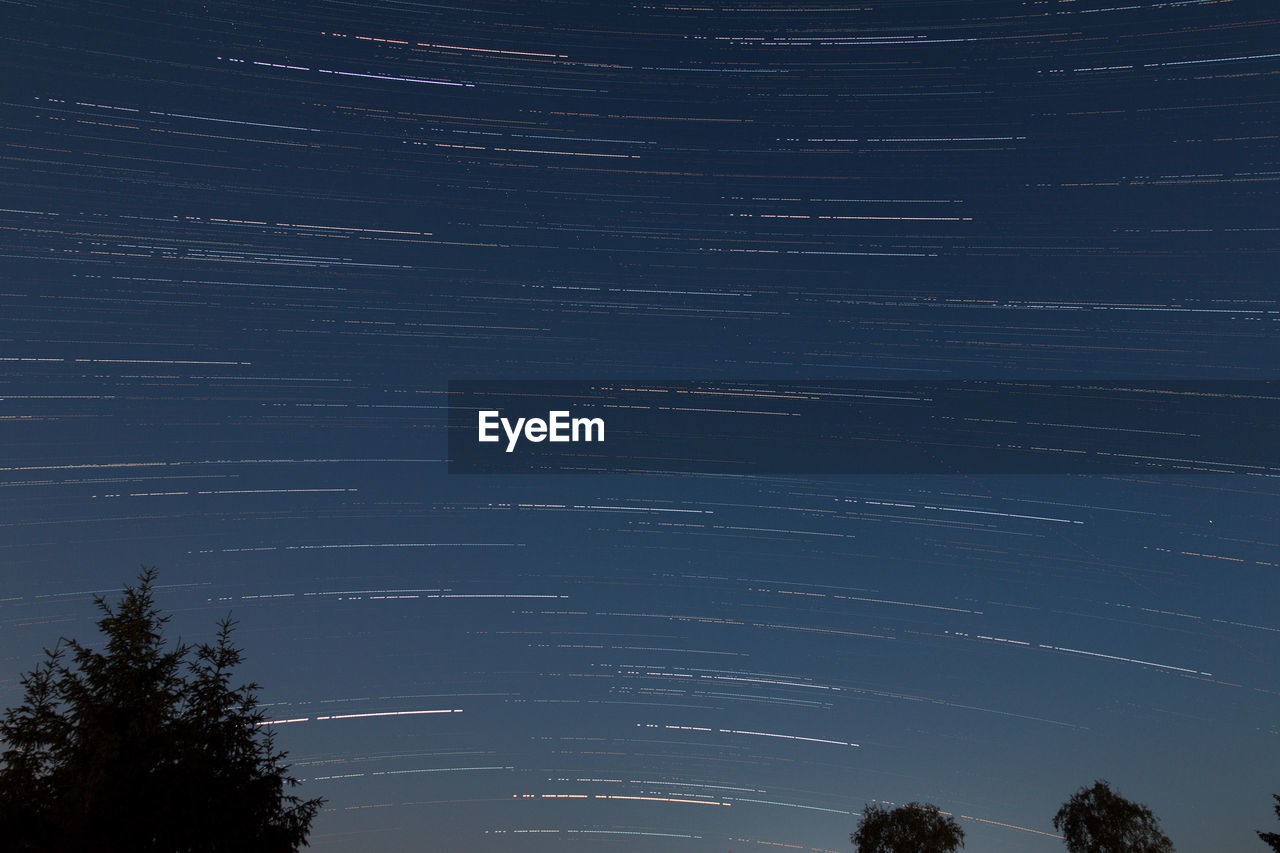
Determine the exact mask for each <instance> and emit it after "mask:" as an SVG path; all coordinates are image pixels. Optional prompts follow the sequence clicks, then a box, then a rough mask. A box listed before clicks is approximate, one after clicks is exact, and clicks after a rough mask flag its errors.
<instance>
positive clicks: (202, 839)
mask: <svg viewBox="0 0 1280 853" xmlns="http://www.w3.org/2000/svg"><path fill="white" fill-rule="evenodd" d="M155 578H156V570H155V569H154V568H151V569H144V570H143V571H142V573H141V574H140V575H139V576H138V584H137V585H136V586H126V587H125V589H124V593H123V596H122V598H121V600H120V602H119V603H118V604H117V605H116V606H115V607H113V606H111V605H110V604H108V603H107V602H106V600H105V599H103V598H102V597H96V598H95V602H96V604H97V607H98V609H99V610H100V611H101V613H102V617H101V618H100V619H99V620H98V623H97V625H98V629H99V631H101V633H102V634H103V636H104V637H105V639H106V644H105V647H104V648H103V650H102V651H96V650H94V649H91V648H89V647H87V646H84V645H81V644H80V643H79V642H77V641H76V640H60V641H59V643H58V645H57V646H56V647H55V648H54V649H53V650H52V651H48V650H46V659H45V661H44V662H43V663H42V664H40V665H39V666H38V667H37V668H36V669H35V670H33V671H32V672H30V673H28V674H27V675H26V676H25V677H24V678H23V679H22V685H23V687H24V689H25V698H24V700H23V703H22V704H21V705H20V706H18V707H16V708H10V709H8V710H7V711H6V712H5V716H4V720H3V722H0V739H2V740H3V742H4V743H3V747H4V752H3V754H2V755H0V838H3V839H4V840H5V843H6V844H7V845H8V849H10V850H15V851H18V850H24V851H63V850H77V849H80V850H97V851H104V853H117V852H118V853H125V851H130V853H133V851H138V853H144V851H156V853H159V851H164V853H222V851H246V853H284V852H285V851H296V850H297V849H299V847H301V846H304V845H305V844H306V843H307V841H306V839H307V834H308V832H309V831H310V827H311V821H312V819H313V818H314V817H315V815H316V813H317V812H318V811H319V809H320V806H321V805H322V803H323V800H321V799H312V800H306V801H303V800H301V799H300V798H298V797H296V796H293V795H291V794H288V793H286V792H287V790H288V789H289V788H291V787H293V786H294V785H296V784H298V782H297V780H296V779H294V778H293V777H291V776H290V775H289V774H288V767H287V766H286V765H285V764H284V763H283V759H284V758H285V753H284V752H282V751H279V750H277V749H276V748H275V746H274V743H273V737H272V733H271V732H270V730H269V728H268V727H265V726H262V725H261V723H262V722H263V721H264V720H265V713H264V712H263V711H262V710H261V708H260V707H259V706H258V703H257V696H256V691H257V690H258V689H259V686H258V685H257V684H244V685H241V686H239V687H232V686H231V670H232V668H234V667H235V666H236V665H238V664H239V663H240V662H241V659H242V655H241V652H240V650H239V649H238V648H236V647H235V646H233V645H232V644H231V633H232V629H233V627H234V624H235V623H234V622H233V621H232V620H231V618H230V617H229V616H228V617H226V618H224V619H222V620H221V621H220V622H219V623H218V634H217V639H216V641H215V642H214V643H212V644H207V643H206V644H198V645H194V646H192V645H185V644H182V643H181V642H179V643H178V644H177V645H176V646H175V647H174V648H166V641H165V638H164V633H163V632H164V627H165V624H166V623H167V622H168V621H169V617H168V616H162V615H161V614H160V612H159V610H158V609H157V608H156V606H155V601H154V596H153V592H152V587H153V583H154V581H155Z"/></svg>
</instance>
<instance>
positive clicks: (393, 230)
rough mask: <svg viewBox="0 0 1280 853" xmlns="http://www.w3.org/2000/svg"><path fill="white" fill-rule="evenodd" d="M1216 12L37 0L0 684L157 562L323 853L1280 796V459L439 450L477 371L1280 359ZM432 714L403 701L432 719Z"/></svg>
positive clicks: (1234, 80) (1249, 824)
mask: <svg viewBox="0 0 1280 853" xmlns="http://www.w3.org/2000/svg"><path fill="white" fill-rule="evenodd" d="M1269 14H1270V13H1269V12H1268V10H1266V9H1261V8H1260V7H1259V6H1257V5H1255V4H1247V3H1242V2H1180V3H1169V2H1162V3H1152V2H1137V3H1133V4H1124V5H1112V4H1110V3H1103V2H1088V0H1077V2H1038V3H1022V2H915V1H914V0H901V1H900V2H887V3H853V4H848V3H827V2H804V3H798V2H797V3H783V2H780V0H753V2H746V0H744V2H742V3H729V4H716V5H711V6H701V5H682V4H677V3H672V4H661V3H654V4H639V3H638V4H624V3H589V2H558V3H556V2H547V3H530V2H512V3H497V2H495V3H484V4H473V3H459V4H430V3H414V2H390V0H386V2H371V3H350V2H326V0H314V2H307V3H271V4H266V3H256V4H246V3H229V2H213V3H204V4H197V3H188V2H178V3H155V4H149V3H132V2H130V3H124V2H119V3H109V2H58V0H41V2H29V3H28V2H17V3H10V4H7V5H5V6H3V11H2V12H0V141H2V142H3V143H4V144H3V149H2V151H0V184H2V193H0V448H2V449H3V457H2V458H0V554H2V555H3V556H2V557H0V559H3V566H4V569H3V572H4V581H5V582H4V587H3V590H2V591H0V660H2V661H3V669H2V671H0V702H2V703H3V704H4V705H11V704H14V703H16V702H17V701H18V700H19V699H20V698H21V692H20V687H19V685H18V678H19V676H20V675H21V673H22V672H24V671H26V670H29V669H30V668H32V667H33V666H34V665H35V664H36V663H37V662H38V660H39V652H40V649H41V647H43V646H47V645H52V644H53V642H54V641H55V640H56V639H57V637H58V636H59V635H60V634H61V635H66V636H75V637H77V638H79V639H82V640H86V639H89V638H91V637H92V634H93V627H92V622H93V618H94V610H93V607H92V602H91V593H92V592H93V591H103V592H107V591H111V590H118V589H119V588H120V586H121V585H122V584H123V583H124V582H126V581H128V580H129V579H130V578H131V577H132V576H133V575H134V573H135V572H136V567H137V566H138V565H139V564H140V563H145V564H148V565H149V564H156V565H158V566H159V567H160V570H161V578H160V582H161V584H163V585H165V586H164V590H163V592H162V594H161V598H160V601H161V603H162V604H163V605H164V606H165V607H166V608H169V609H171V610H172V611H173V612H174V614H175V616H174V623H173V624H174V628H175V629H176V630H180V631H181V633H182V634H183V636H184V637H186V638H189V639H195V638H203V637H206V636H208V635H210V634H211V633H212V629H213V623H214V620H215V619H216V618H217V617H218V616H219V615H221V614H223V613H225V612H226V611H227V610H228V609H230V610H232V611H233V613H234V615H235V616H236V617H237V618H238V619H239V620H240V629H239V634H238V636H239V640H240V642H241V644H242V645H243V646H244V648H245V651H246V654H247V658H248V660H247V663H246V665H245V668H244V675H245V677H246V679H249V678H252V679H255V680H258V681H260V682H261V683H262V684H264V685H265V687H264V690H263V694H262V699H263V701H264V702H267V703H270V706H269V707H270V714H271V717H272V719H274V720H280V721H283V722H279V723H278V724H276V729H277V735H278V737H279V742H280V744H281V745H282V746H284V747H285V748H287V749H289V750H290V754H291V759H292V761H293V762H294V768H295V771H296V774H297V775H298V776H299V777H300V778H301V779H303V780H304V782H305V786H304V788H302V789H301V790H302V791H305V792H306V793H308V794H312V795H323V796H325V797H327V798H328V799H329V803H328V805H327V807H326V809H325V811H324V812H322V813H321V815H320V816H319V817H318V818H317V820H316V822H315V825H314V828H313V833H312V844H313V846H314V847H315V848H316V849H317V850H324V851H343V852H344V853H346V851H366V850H367V851H400V850H418V849H423V846H424V844H425V845H426V847H427V848H428V849H447V850H460V851H476V853H497V851H516V850H519V851H551V850H557V851H559V850H583V851H586V850H592V851H596V850H619V851H647V850H655V849H664V850H666V849H670V850H676V851H684V850H687V851H691V853H692V851H707V853H711V851H725V850H734V851H743V850H762V851H763V850H765V849H769V848H770V845H782V846H784V848H785V849H800V850H809V851H838V850H848V849H851V847H850V845H849V843H848V833H849V832H850V831H851V830H852V829H853V827H854V826H855V824H856V821H857V815H858V813H859V810H860V809H861V808H862V806H863V804H864V803H868V802H872V801H883V802H891V803H901V802H906V801H909V800H928V801H931V802H934V803H936V804H938V805H939V806H940V807H941V808H942V809H944V810H946V811H949V812H952V813H954V814H956V815H958V816H960V817H959V819H960V821H961V823H962V825H963V826H964V828H965V830H966V832H967V834H968V839H969V843H968V845H967V849H972V850H981V851H997V853H1014V851H1051V850H1057V849H1061V842H1060V841H1059V840H1057V839H1056V838H1055V837H1053V835H1052V833H1053V829H1052V826H1051V823H1050V819H1051V817H1052V815H1053V814H1054V812H1055V811H1056V810H1057V808H1058V806H1059V805H1060V804H1061V803H1062V801H1063V800H1065V799H1066V798H1067V797H1068V796H1069V795H1070V794H1071V793H1072V792H1073V791H1074V790H1075V789H1076V788H1078V787H1080V786H1081V785H1085V784H1089V783H1091V782H1092V781H1093V780H1094V779H1095V778H1099V777H1103V778H1108V779H1110V780H1111V781H1112V782H1113V783H1114V784H1115V785H1116V787H1118V788H1119V790H1120V791H1121V792H1122V793H1124V794H1126V795H1128V796H1130V797H1132V798H1134V799H1136V800H1139V801H1142V802H1145V803H1147V804H1148V805H1150V806H1151V807H1152V808H1153V809H1154V810H1155V811H1156V813H1157V814H1158V815H1159V816H1160V817H1161V818H1162V820H1163V823H1164V826H1165V829H1166V830H1167V832H1168V834H1169V835H1170V836H1171V837H1172V838H1173V840H1174V841H1175V843H1176V844H1177V845H1178V849H1179V850H1183V851H1193V853H1194V851H1206V853H1207V851H1224V852H1225V853H1230V852H1231V851H1250V850H1257V849H1260V847H1261V845H1260V844H1259V842H1258V841H1257V839H1256V837H1255V836H1254V834H1253V830H1254V829H1255V828H1272V829H1274V827H1268V826H1267V824H1268V823H1270V822H1271V819H1272V816H1271V799H1270V796H1271V794H1272V793H1273V792H1275V791H1277V790H1280V780H1278V779H1277V777H1276V774H1275V767H1276V765H1277V757H1278V756H1277V738H1278V737H1280V729H1277V724H1276V720H1277V709H1278V707H1280V693H1278V691H1280V681H1278V680H1277V677H1276V672H1277V666H1276V664H1277V657H1278V651H1280V620H1278V619H1277V618H1276V613H1275V604H1276V601H1277V600H1278V598H1280V595H1278V593H1280V583H1278V582H1277V580H1276V577H1277V575H1276V572H1277V568H1278V567H1280V547H1278V544H1277V542H1276V541H1274V540H1275V537H1276V533H1275V531H1276V529H1277V523H1276V521H1277V518H1278V517H1280V505H1278V502H1277V499H1278V498H1280V487H1278V486H1277V481H1276V480H1275V479H1274V478H1272V477H1266V476H1248V475H1235V476H1223V475H1208V474H1204V475H1181V476H1175V475H1169V474H1164V473H1161V474H1146V473H1133V474H1122V475H1114V476H1065V475H1064V476H1005V477H995V476H910V477H908V476H902V477H890V476H882V477H869V476H868V477H852V476H776V477H726V476H710V475H698V474H670V475H629V476H628V475H609V476H604V475H600V476H581V477H576V476H523V477H493V476H463V475H457V474H453V475H450V474H449V473H448V471H447V466H446V465H445V457H446V442H445V423H446V419H445V408H444V407H445V405H446V402H447V400H446V397H445V390H446V385H447V382H448V381H449V380H459V379H500V380H523V379H588V380H601V381H603V380H625V379H641V378H643V379H649V380H670V381H674V380H689V379H697V380H729V381H747V380H754V381H763V380H779V381H781V380H830V381H836V380H840V381H851V380H873V379H874V380H961V379H1016V380H1031V381H1037V380H1082V379H1083V380H1134V381H1141V380H1156V379H1162V380H1171V379H1173V380H1185V379H1196V380H1210V381H1211V382H1212V381H1213V380H1228V379H1232V380H1238V379H1248V380H1256V379H1276V378H1280V376H1277V371H1276V365H1277V349H1276V341H1277V333H1276V322H1277V318H1278V317H1280V301H1278V300H1277V298H1276V275H1275V271H1276V268H1277V263H1276V251H1277V240H1276V234H1277V229H1278V228H1280V221H1277V217H1276V210H1277V203H1276V202H1277V199H1276V193H1275V189H1274V188H1275V186H1276V183H1275V182H1276V181H1277V180H1280V157H1278V156H1277V151H1278V149H1277V145H1276V139H1277V138H1278V136H1277V135H1278V134H1280V129H1278V126H1277V125H1278V123H1277V120H1276V116H1277V110H1276V100H1277V99H1276V92H1277V83H1276V80H1277V73H1278V72H1280V62H1278V61H1277V60H1280V54H1277V53H1276V44H1278V43H1280V40H1278V39H1277V36H1278V35H1280V31H1278V28H1277V26H1276V23H1275V21H1274V20H1273V19H1272V18H1270V17H1268V15H1269ZM426 711H431V712H438V713H417V712H426Z"/></svg>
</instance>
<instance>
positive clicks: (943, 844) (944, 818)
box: [849, 803, 964, 853]
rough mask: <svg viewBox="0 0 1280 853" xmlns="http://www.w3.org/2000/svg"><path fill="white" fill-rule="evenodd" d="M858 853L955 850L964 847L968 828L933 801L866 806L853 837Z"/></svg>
mask: <svg viewBox="0 0 1280 853" xmlns="http://www.w3.org/2000/svg"><path fill="white" fill-rule="evenodd" d="M849 840H850V841H852V842H853V844H854V846H855V847H856V848H857V853H952V851H954V850H956V849H957V848H959V847H963V846H964V830H963V829H961V828H960V824H958V823H956V821H955V819H954V818H952V817H951V816H950V815H947V814H943V813H942V812H941V811H939V810H938V807H937V806H935V805H933V804H931V803H907V804H906V805H905V806H898V807H897V808H896V809H889V808H885V807H884V806H882V805H880V804H878V803H873V804H871V805H867V806H863V808H862V820H860V821H859V822H858V829H857V831H856V832H854V833H853V834H852V835H850V836H849Z"/></svg>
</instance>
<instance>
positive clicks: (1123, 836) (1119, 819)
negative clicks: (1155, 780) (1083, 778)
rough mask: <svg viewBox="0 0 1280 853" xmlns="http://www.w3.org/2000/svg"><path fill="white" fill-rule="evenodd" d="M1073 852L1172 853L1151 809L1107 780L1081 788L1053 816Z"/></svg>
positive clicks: (1054, 824) (1071, 852) (1171, 848)
mask: <svg viewBox="0 0 1280 853" xmlns="http://www.w3.org/2000/svg"><path fill="white" fill-rule="evenodd" d="M1053 828H1054V829H1056V830H1058V831H1059V832H1061V833H1062V840H1063V842H1065V843H1066V845H1067V850H1068V851H1070V853H1173V842H1172V841H1170V840H1169V838H1168V837H1167V836H1166V835H1165V834H1164V833H1163V832H1161V831H1160V822H1159V821H1158V820H1156V816H1155V815H1154V814H1152V812H1151V809H1149V808H1147V807H1146V806H1144V805H1142V804H1140V803H1134V802H1131V801H1129V800H1126V799H1125V798H1124V797H1122V796H1120V795H1119V794H1117V793H1116V792H1115V791H1112V790H1111V785H1110V784H1109V783H1108V782H1107V781H1106V780H1105V779H1099V780H1097V781H1096V782H1094V783H1093V787H1090V788H1081V789H1080V790H1079V791H1077V792H1076V793H1074V794H1072V795H1071V799H1069V800H1067V801H1066V802H1065V803H1063V804H1062V808H1060V809H1058V813H1057V814H1056V815H1054V817H1053Z"/></svg>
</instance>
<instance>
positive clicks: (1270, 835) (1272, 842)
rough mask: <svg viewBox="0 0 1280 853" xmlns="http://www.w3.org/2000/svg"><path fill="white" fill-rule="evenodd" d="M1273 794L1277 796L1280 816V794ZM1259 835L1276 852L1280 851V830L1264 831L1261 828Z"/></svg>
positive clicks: (1277, 812)
mask: <svg viewBox="0 0 1280 853" xmlns="http://www.w3.org/2000/svg"><path fill="white" fill-rule="evenodd" d="M1272 796H1273V797H1275V801H1276V817H1278V818H1280V794H1273V795H1272ZM1258 837H1259V838H1261V839H1262V841H1263V843H1265V844H1266V845H1267V846H1268V847H1270V848H1271V849H1272V850H1274V851H1275V853H1280V832H1262V831H1261V830H1259V831H1258Z"/></svg>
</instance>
